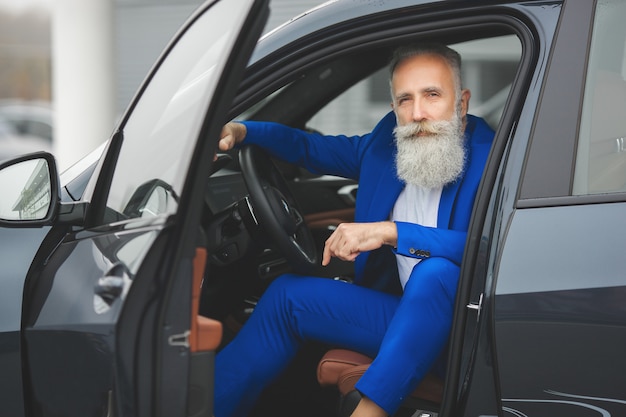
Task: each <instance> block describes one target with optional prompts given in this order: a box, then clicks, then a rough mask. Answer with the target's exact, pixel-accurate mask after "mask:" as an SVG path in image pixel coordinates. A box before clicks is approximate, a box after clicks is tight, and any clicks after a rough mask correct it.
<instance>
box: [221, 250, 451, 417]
mask: <svg viewBox="0 0 626 417" xmlns="http://www.w3.org/2000/svg"><path fill="white" fill-rule="evenodd" d="M458 277H459V267H458V265H456V264H454V263H453V262H451V261H449V260H447V259H444V258H428V259H425V260H423V261H422V262H420V263H419V264H418V265H417V266H416V267H415V268H414V269H413V271H412V274H411V277H410V279H409V281H408V283H407V284H406V287H405V289H404V293H403V294H402V296H396V295H391V294H387V293H383V292H380V291H376V290H372V289H369V288H366V287H362V286H359V285H353V284H348V283H345V282H342V281H335V280H331V279H325V278H318V277H303V276H299V275H291V274H287V275H283V276H281V277H279V278H277V279H276V280H275V281H274V282H273V283H272V284H271V285H270V287H269V288H268V289H267V291H266V292H265V294H264V295H263V296H262V297H261V300H260V301H259V303H258V305H257V307H256V309H255V311H254V313H253V314H252V315H251V317H250V319H249V320H248V321H247V322H246V324H245V325H244V326H243V328H242V329H241V331H240V332H239V333H238V334H237V336H236V337H235V339H234V340H233V341H232V342H231V343H230V344H228V345H227V346H226V347H225V348H224V349H223V350H222V351H220V352H219V353H218V355H217V357H216V370H215V416H216V417H235V416H242V417H243V416H246V415H247V414H248V413H249V412H250V410H251V409H252V407H253V406H254V403H255V402H256V400H257V399H258V398H259V396H260V395H261V393H262V391H263V389H264V388H265V387H266V386H267V385H269V383H270V382H272V381H273V380H274V379H276V378H277V377H278V375H279V374H280V373H281V372H282V371H283V370H284V369H285V368H286V367H287V365H288V364H289V363H290V361H291V360H292V359H293V358H294V357H295V355H296V352H297V351H298V349H299V348H300V346H301V345H302V344H303V343H305V342H307V341H316V342H322V343H327V344H328V345H329V346H330V347H342V348H346V349H350V350H355V351H358V352H360V353H363V354H365V355H368V356H370V357H372V358H375V359H374V362H373V363H372V365H371V366H370V368H369V369H368V370H367V372H366V373H365V374H364V375H363V376H362V377H361V379H360V380H359V382H358V383H357V385H356V388H357V389H358V390H359V391H360V392H361V393H362V394H363V395H365V396H367V397H369V398H370V399H371V400H372V401H374V402H375V403H376V404H378V405H379V406H380V407H382V408H383V409H384V410H385V411H386V412H387V413H388V414H390V415H391V414H393V413H394V412H395V411H396V410H397V409H398V408H399V407H400V405H401V404H402V402H403V400H404V398H406V397H407V396H408V395H409V394H410V393H411V392H412V391H413V390H414V389H415V388H416V387H417V385H418V384H419V382H420V381H421V380H422V378H423V377H424V376H425V375H426V373H428V372H429V371H430V370H431V368H432V367H433V365H434V364H435V362H436V361H437V359H438V358H439V357H440V356H441V353H442V351H444V348H445V346H446V344H447V341H448V337H449V333H450V328H451V324H452V315H453V311H454V299H455V295H456V288H457V283H458Z"/></svg>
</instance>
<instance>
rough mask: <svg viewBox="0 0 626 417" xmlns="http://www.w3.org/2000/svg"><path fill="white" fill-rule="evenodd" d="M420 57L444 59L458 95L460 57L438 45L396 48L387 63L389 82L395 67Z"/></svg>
mask: <svg viewBox="0 0 626 417" xmlns="http://www.w3.org/2000/svg"><path fill="white" fill-rule="evenodd" d="M420 55H436V56H439V57H441V58H443V59H444V61H446V63H447V64H448V65H449V66H450V69H452V74H453V76H454V81H455V84H456V91H457V95H460V91H461V88H462V83H461V55H459V53H458V52H457V51H455V50H454V49H452V48H449V47H447V46H446V45H442V44H438V43H424V44H416V45H406V46H401V47H399V48H397V49H396V50H395V51H394V53H393V56H392V58H391V62H390V63H389V80H390V82H391V78H392V77H393V73H394V71H395V70H396V68H397V66H398V65H399V64H400V63H401V62H403V61H405V60H406V59H409V58H413V57H415V56H420Z"/></svg>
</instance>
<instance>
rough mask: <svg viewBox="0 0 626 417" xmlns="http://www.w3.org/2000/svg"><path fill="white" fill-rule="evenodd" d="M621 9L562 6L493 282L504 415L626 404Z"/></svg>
mask: <svg viewBox="0 0 626 417" xmlns="http://www.w3.org/2000/svg"><path fill="white" fill-rule="evenodd" d="M625 13H626V8H625V5H624V3H623V2H621V1H615V0H599V1H597V2H578V3H575V2H574V3H572V2H570V3H567V4H566V5H565V9H564V15H563V18H562V20H561V29H560V31H561V32H562V33H563V36H560V37H559V40H561V39H562V40H563V41H562V42H559V43H558V44H557V45H556V47H555V49H554V52H553V57H552V64H551V69H550V74H549V76H548V78H547V79H546V84H545V87H544V97H543V99H542V104H541V108H542V109H543V110H542V112H541V113H540V114H539V115H538V117H537V122H536V129H535V132H534V135H533V141H532V143H531V146H530V149H529V152H528V156H527V162H526V168H525V171H524V172H523V177H522V184H521V187H520V191H519V195H518V201H517V202H516V207H517V209H516V210H515V211H514V212H513V213H512V217H511V219H510V225H509V226H508V233H507V236H506V239H505V240H504V241H503V250H502V253H501V255H500V261H499V271H498V276H497V283H496V286H495V337H496V348H497V357H498V362H499V369H500V380H501V390H502V394H501V395H502V402H503V410H504V411H507V412H508V413H510V414H514V415H521V414H523V415H528V416H548V415H568V416H581V417H583V416H591V415H607V416H608V415H623V414H624V413H625V412H626V406H625V404H626V395H625V391H624V387H625V386H626V365H625V362H624V360H623V357H622V352H623V348H624V346H626V309H625V308H624V302H623V300H624V294H625V293H626V275H625V274H624V267H623V259H624V247H626V218H625V216H624V212H625V210H626V153H625V152H624V150H625V148H624V146H623V141H624V139H623V138H624V136H625V135H626V124H625V123H624V114H625V112H626V81H624V80H625V77H626V70H625V67H624V57H625V56H626V53H625V51H626V31H625V30H624V27H623V24H622V18H623V16H624V14H625ZM572 44H576V45H582V46H584V47H581V48H579V49H578V50H577V51H573V50H572V49H571V45H572ZM564 74H567V76H564ZM564 92H566V93H565V94H566V95H565V96H564ZM557 120H558V122H557Z"/></svg>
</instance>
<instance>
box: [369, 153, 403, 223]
mask: <svg viewBox="0 0 626 417" xmlns="http://www.w3.org/2000/svg"><path fill="white" fill-rule="evenodd" d="M394 164H395V161H394V158H389V159H388V160H387V163H386V164H385V165H384V167H383V168H382V169H381V170H380V171H379V172H378V182H377V184H376V186H375V187H374V189H373V191H372V192H373V195H372V198H370V206H369V208H368V211H367V218H368V219H370V220H372V221H380V220H387V219H388V218H389V215H390V214H391V209H392V208H393V205H394V204H395V202H396V200H397V199H398V196H399V195H400V192H401V191H402V189H403V188H404V183H402V182H401V181H400V180H399V179H398V177H397V176H396V169H395V165H394Z"/></svg>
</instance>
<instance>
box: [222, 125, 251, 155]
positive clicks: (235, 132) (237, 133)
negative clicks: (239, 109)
mask: <svg viewBox="0 0 626 417" xmlns="http://www.w3.org/2000/svg"><path fill="white" fill-rule="evenodd" d="M246 133H247V131H246V126H245V125H244V124H242V123H237V122H230V123H226V124H225V125H224V127H223V128H222V134H221V136H220V142H219V149H220V151H223V152H226V151H229V150H231V149H232V148H234V147H235V145H236V144H238V143H241V142H243V140H244V139H245V138H246Z"/></svg>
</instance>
